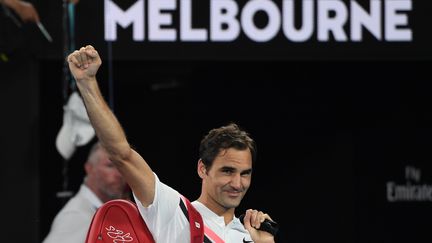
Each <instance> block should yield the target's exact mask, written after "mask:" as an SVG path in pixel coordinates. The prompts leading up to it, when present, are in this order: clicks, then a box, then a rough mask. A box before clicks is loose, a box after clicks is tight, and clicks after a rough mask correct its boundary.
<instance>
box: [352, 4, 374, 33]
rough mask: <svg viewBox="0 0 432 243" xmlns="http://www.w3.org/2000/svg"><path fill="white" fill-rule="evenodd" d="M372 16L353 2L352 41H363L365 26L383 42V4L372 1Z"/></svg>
mask: <svg viewBox="0 0 432 243" xmlns="http://www.w3.org/2000/svg"><path fill="white" fill-rule="evenodd" d="M369 3H370V5H369V6H370V15H369V14H368V13H367V12H366V11H365V10H364V9H363V8H362V7H361V6H360V5H359V4H358V3H357V2H355V1H351V40H353V41H362V40H363V28H362V27H363V26H364V27H365V28H366V29H368V30H369V31H370V32H371V34H372V35H373V36H375V38H377V39H378V40H381V24H380V23H381V22H380V19H381V3H380V2H379V1H376V0H370V1H369Z"/></svg>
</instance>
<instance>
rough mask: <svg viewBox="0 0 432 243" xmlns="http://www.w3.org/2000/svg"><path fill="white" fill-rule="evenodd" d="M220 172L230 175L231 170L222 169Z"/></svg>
mask: <svg viewBox="0 0 432 243" xmlns="http://www.w3.org/2000/svg"><path fill="white" fill-rule="evenodd" d="M222 173H224V174H226V175H231V174H232V173H233V170H231V169H222Z"/></svg>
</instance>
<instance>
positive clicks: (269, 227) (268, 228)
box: [239, 214, 279, 236]
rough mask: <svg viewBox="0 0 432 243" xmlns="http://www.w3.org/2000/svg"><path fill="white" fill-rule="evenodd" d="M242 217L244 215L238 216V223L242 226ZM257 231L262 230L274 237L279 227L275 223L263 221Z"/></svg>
mask: <svg viewBox="0 0 432 243" xmlns="http://www.w3.org/2000/svg"><path fill="white" fill-rule="evenodd" d="M244 217H245V215H244V214H242V215H240V216H239V220H240V222H242V224H244V222H243V220H244ZM257 230H262V231H265V232H268V233H270V234H272V235H273V236H275V235H276V233H277V232H278V230H279V225H278V224H277V223H276V222H275V221H271V220H268V219H265V220H264V222H262V223H261V225H260V227H259V228H258V229H257Z"/></svg>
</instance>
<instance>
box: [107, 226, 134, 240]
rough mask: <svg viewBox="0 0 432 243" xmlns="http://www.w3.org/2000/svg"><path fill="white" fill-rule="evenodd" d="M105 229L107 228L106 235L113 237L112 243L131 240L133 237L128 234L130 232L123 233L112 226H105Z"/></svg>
mask: <svg viewBox="0 0 432 243" xmlns="http://www.w3.org/2000/svg"><path fill="white" fill-rule="evenodd" d="M105 229H106V230H108V232H107V235H108V236H109V237H110V238H111V239H113V242H114V243H120V242H131V241H133V238H132V237H131V236H130V233H126V234H125V233H124V232H123V231H122V230H118V229H116V228H114V227H113V226H110V227H109V228H105Z"/></svg>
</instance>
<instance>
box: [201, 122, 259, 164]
mask: <svg viewBox="0 0 432 243" xmlns="http://www.w3.org/2000/svg"><path fill="white" fill-rule="evenodd" d="M229 148H234V149H237V150H246V149H249V150H250V152H251V155H252V163H254V162H255V160H256V153H257V148H256V144H255V141H254V140H253V139H252V138H251V137H250V135H249V134H248V133H247V132H246V131H245V130H243V129H241V128H240V127H239V126H238V125H237V124H235V123H229V124H228V125H226V126H222V127H219V128H214V129H212V130H210V131H209V133H208V134H207V135H206V136H204V138H203V139H202V140H201V143H200V148H199V156H200V159H201V160H202V161H203V163H204V165H205V166H206V168H207V169H209V168H210V167H211V166H212V164H213V161H214V159H215V158H216V156H217V155H218V154H219V152H220V151H222V150H225V149H229Z"/></svg>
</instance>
